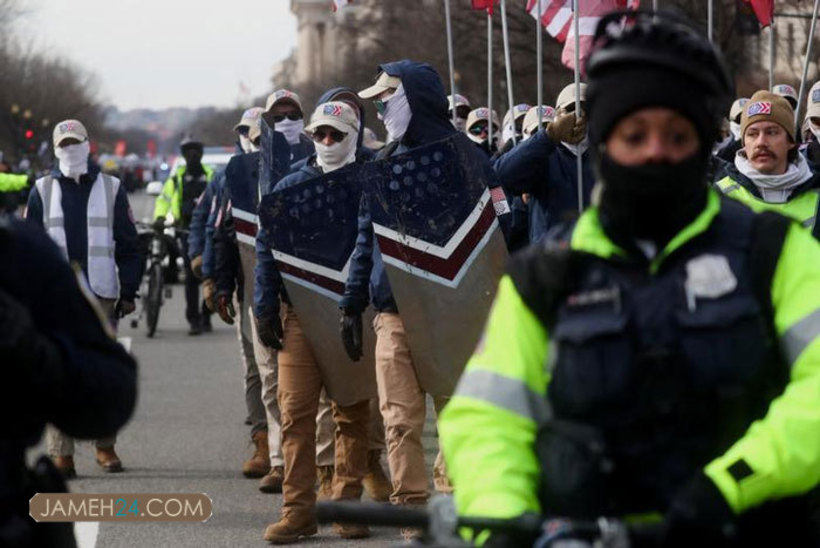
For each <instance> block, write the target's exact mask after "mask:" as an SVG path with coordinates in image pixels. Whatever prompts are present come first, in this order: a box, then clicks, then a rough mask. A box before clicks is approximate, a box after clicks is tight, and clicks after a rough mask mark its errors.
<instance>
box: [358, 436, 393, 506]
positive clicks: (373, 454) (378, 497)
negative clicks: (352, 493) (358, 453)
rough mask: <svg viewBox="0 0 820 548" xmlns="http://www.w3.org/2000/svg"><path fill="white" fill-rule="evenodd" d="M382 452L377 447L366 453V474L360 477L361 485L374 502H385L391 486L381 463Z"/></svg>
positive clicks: (388, 497)
mask: <svg viewBox="0 0 820 548" xmlns="http://www.w3.org/2000/svg"><path fill="white" fill-rule="evenodd" d="M381 457H382V452H381V451H380V450H378V449H374V450H371V451H368V453H367V474H365V476H364V477H363V478H362V485H363V486H364V490H365V491H367V494H368V495H370V498H372V499H373V500H375V501H376V502H387V501H388V500H389V499H390V493H392V492H393V486H392V485H391V484H390V480H389V479H387V476H386V475H385V474H384V469H383V468H382V463H381Z"/></svg>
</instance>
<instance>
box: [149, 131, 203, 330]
mask: <svg viewBox="0 0 820 548" xmlns="http://www.w3.org/2000/svg"><path fill="white" fill-rule="evenodd" d="M204 150H205V147H204V146H203V144H202V143H200V142H199V141H196V140H194V139H193V138H191V137H190V136H186V137H185V138H184V139H183V140H182V142H181V143H180V144H179V152H180V153H181V154H182V157H183V158H185V165H183V166H180V167H179V168H177V172H176V173H174V174H173V175H171V176H170V177H169V178H168V180H167V181H165V184H164V185H163V187H162V193H161V194H160V195H159V196H157V201H156V203H155V204H154V224H155V225H156V226H155V228H156V230H162V229H163V228H164V227H165V217H166V215H168V214H169V213H170V214H171V216H172V217H173V218H174V223H175V224H176V226H178V227H179V228H181V229H183V230H187V229H188V226H189V225H190V224H191V219H192V217H193V213H194V209H195V208H196V205H197V198H199V197H200V196H201V195H202V193H203V192H205V188H206V187H207V186H208V183H210V182H211V179H213V177H214V172H213V170H212V169H211V168H210V167H209V166H206V165H204V164H203V163H202V154H203V152H204ZM182 245H183V248H184V249H182V250H181V251H182V258H183V261H184V264H185V318H186V319H187V320H188V324H189V325H190V330H189V331H188V334H189V335H199V334H201V333H202V331H203V330H205V331H210V330H211V318H210V312H209V311H208V310H207V308H206V307H205V306H202V307H200V302H199V285H200V283H201V282H200V280H199V279H198V278H197V277H196V276H195V275H194V272H193V270H192V268H191V259H190V258H189V257H188V238H183V240H182Z"/></svg>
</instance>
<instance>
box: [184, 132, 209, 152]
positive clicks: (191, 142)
mask: <svg viewBox="0 0 820 548" xmlns="http://www.w3.org/2000/svg"><path fill="white" fill-rule="evenodd" d="M189 148H192V149H199V150H203V149H204V145H203V144H202V142H201V141H198V140H196V139H194V138H193V136H191V135H190V134H187V135H185V136H184V137H183V138H182V141H180V142H179V150H180V151H183V150H185V149H189Z"/></svg>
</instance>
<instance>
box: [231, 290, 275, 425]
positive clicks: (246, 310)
mask: <svg viewBox="0 0 820 548" xmlns="http://www.w3.org/2000/svg"><path fill="white" fill-rule="evenodd" d="M234 301H235V303H236V307H237V308H236V309H237V310H238V311H239V314H238V316H239V317H238V318H237V319H238V320H239V321H237V322H236V335H237V338H238V339H239V355H240V357H241V358H242V365H243V370H244V373H245V407H246V408H247V411H248V417H250V419H251V437H253V435H254V434H256V433H257V432H261V431H262V430H267V429H268V417H267V414H266V412H265V405H264V402H263V401H262V380H261V377H260V374H259V367H258V366H257V364H256V357H255V350H254V345H253V341H252V340H250V339H249V337H248V335H249V334H252V333H253V332H252V331H251V330H250V329H248V325H247V324H248V323H250V322H251V315H250V308H251V307H250V305H245V304H243V303H242V302H241V301H239V300H238V299H234Z"/></svg>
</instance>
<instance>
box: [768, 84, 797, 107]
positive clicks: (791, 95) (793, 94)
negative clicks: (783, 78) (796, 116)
mask: <svg viewBox="0 0 820 548" xmlns="http://www.w3.org/2000/svg"><path fill="white" fill-rule="evenodd" d="M772 93H775V94H777V95H779V96H781V97H784V98H786V99H787V100H788V101H789V103H791V105H792V108H795V107H796V106H797V90H795V89H794V88H793V87H791V86H790V85H789V84H777V85H774V86H772Z"/></svg>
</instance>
